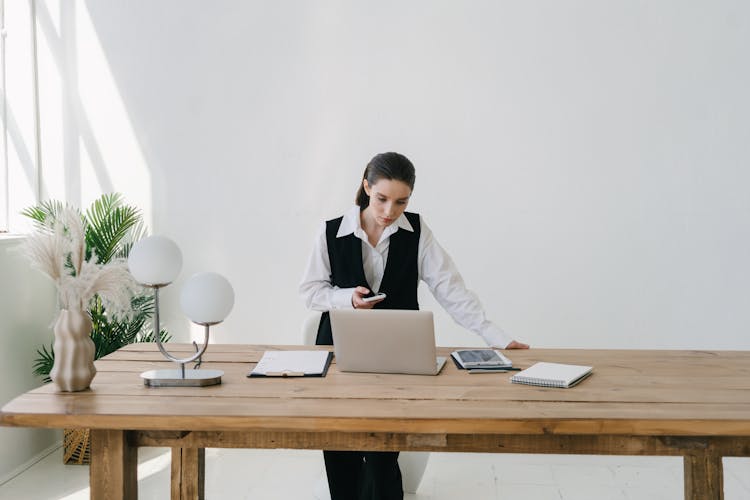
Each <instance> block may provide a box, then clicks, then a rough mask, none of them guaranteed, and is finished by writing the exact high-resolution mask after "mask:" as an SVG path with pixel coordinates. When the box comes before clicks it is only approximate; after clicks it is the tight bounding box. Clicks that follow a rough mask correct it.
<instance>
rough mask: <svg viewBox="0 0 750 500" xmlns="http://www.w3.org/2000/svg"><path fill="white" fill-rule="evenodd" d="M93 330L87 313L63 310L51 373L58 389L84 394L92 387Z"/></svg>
mask: <svg viewBox="0 0 750 500" xmlns="http://www.w3.org/2000/svg"><path fill="white" fill-rule="evenodd" d="M92 327H93V325H92V323H91V318H90V317H89V315H88V314H87V313H86V312H85V311H82V310H80V309H78V310H67V309H63V310H62V311H60V316H59V317H58V318H57V321H56V322H55V327H54V332H55V344H54V348H55V363H54V365H53V366H52V370H51V371H50V374H49V376H50V378H51V379H52V382H53V383H54V384H55V386H57V389H58V390H60V391H65V392H74V391H82V390H84V389H87V388H88V387H89V386H90V385H91V381H92V380H93V379H94V375H96V368H94V353H95V347H94V341H93V340H91V329H92Z"/></svg>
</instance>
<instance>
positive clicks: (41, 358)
mask: <svg viewBox="0 0 750 500" xmlns="http://www.w3.org/2000/svg"><path fill="white" fill-rule="evenodd" d="M36 354H37V358H36V359H35V360H34V375H37V376H39V377H42V380H43V381H44V383H45V384H46V383H47V382H52V380H51V379H50V378H49V372H51V371H52V365H53V364H54V363H55V349H54V343H52V344H50V345H49V351H48V350H47V346H42V347H41V348H40V349H37V351H36Z"/></svg>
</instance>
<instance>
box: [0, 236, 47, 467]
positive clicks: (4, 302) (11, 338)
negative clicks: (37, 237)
mask: <svg viewBox="0 0 750 500" xmlns="http://www.w3.org/2000/svg"><path fill="white" fill-rule="evenodd" d="M19 242H20V240H19V239H11V238H3V237H0V341H1V342H2V348H0V406H2V405H5V403H6V402H8V401H10V400H11V399H13V398H14V397H16V396H18V395H19V394H22V393H24V392H26V391H28V390H29V389H33V388H34V387H37V386H39V385H41V381H40V379H39V378H38V377H36V376H34V375H33V374H32V369H33V364H34V359H35V358H36V350H37V349H38V348H39V347H40V346H41V345H49V344H50V343H51V342H52V330H51V327H50V325H51V323H52V321H53V320H54V319H55V317H54V315H55V307H56V301H55V294H54V290H53V288H52V283H51V282H50V281H49V280H46V279H45V278H44V277H43V276H42V274H41V273H39V272H37V271H33V270H31V269H30V268H29V266H28V263H27V262H26V260H25V259H24V258H23V257H22V256H21V255H19V254H18V253H16V252H14V251H13V249H14V248H15V247H16V246H17V245H18V243H19ZM58 439H59V432H58V431H51V430H43V429H23V428H12V427H0V443H2V446H0V482H2V480H3V479H5V478H6V476H7V475H8V474H10V473H12V472H13V471H14V470H15V469H16V468H17V467H18V466H19V465H20V464H23V463H24V462H26V461H28V460H29V459H31V458H32V457H34V456H35V455H36V454H38V453H40V452H41V451H43V450H44V449H46V448H48V447H49V446H50V445H51V444H52V443H53V442H54V441H55V440H58Z"/></svg>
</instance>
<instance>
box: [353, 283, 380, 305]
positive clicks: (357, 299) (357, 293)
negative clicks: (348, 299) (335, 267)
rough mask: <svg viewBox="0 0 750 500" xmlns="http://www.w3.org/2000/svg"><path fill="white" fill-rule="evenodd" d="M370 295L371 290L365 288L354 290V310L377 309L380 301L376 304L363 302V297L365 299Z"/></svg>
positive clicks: (359, 287) (360, 287)
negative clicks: (376, 306) (376, 305)
mask: <svg viewBox="0 0 750 500" xmlns="http://www.w3.org/2000/svg"><path fill="white" fill-rule="evenodd" d="M369 294H370V290H368V289H367V288H365V287H363V286H358V287H357V288H355V289H354V291H353V292H352V306H354V309H372V308H373V307H375V304H377V303H378V302H379V301H375V302H365V301H364V300H362V297H365V296H367V295H369Z"/></svg>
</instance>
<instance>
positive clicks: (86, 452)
mask: <svg viewBox="0 0 750 500" xmlns="http://www.w3.org/2000/svg"><path fill="white" fill-rule="evenodd" d="M90 435H91V431H90V429H64V430H63V463H64V464H75V465H86V464H89V463H91V442H90V441H89V436H90Z"/></svg>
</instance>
